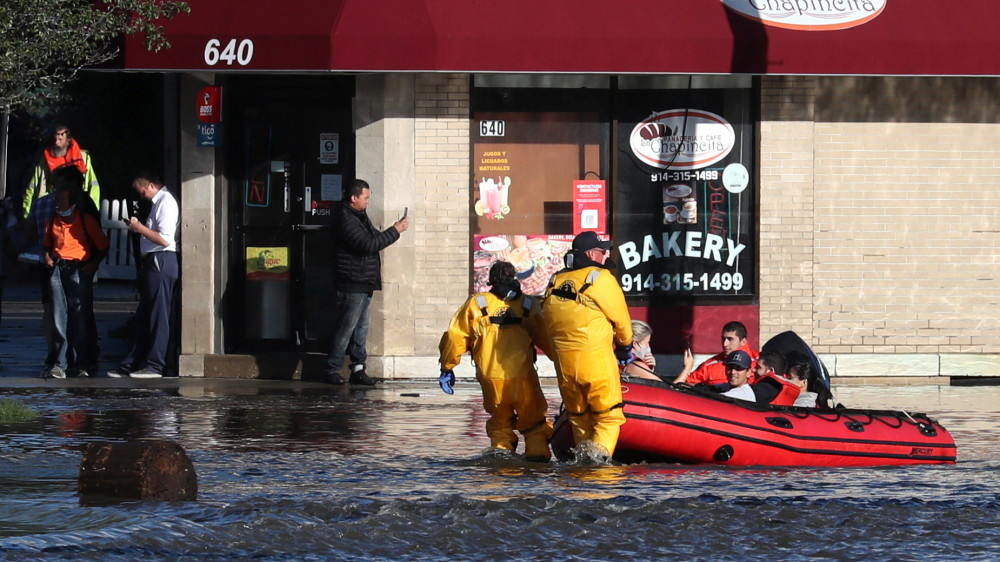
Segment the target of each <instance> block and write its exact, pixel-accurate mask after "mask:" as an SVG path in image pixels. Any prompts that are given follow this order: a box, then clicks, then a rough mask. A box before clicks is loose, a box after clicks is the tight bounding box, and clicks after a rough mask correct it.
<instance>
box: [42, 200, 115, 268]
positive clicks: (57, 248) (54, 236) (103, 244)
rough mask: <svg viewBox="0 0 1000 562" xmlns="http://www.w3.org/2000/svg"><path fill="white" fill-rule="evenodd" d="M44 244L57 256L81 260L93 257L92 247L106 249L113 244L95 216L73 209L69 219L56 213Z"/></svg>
mask: <svg viewBox="0 0 1000 562" xmlns="http://www.w3.org/2000/svg"><path fill="white" fill-rule="evenodd" d="M81 219H82V220H81ZM67 221H70V222H67ZM84 225H86V228H87V230H86V232H84V230H83V229H84ZM88 238H89V241H88ZM44 244H45V249H46V250H48V251H50V252H51V253H52V254H53V255H54V256H55V257H57V258H60V259H64V260H79V261H88V260H89V259H90V258H91V257H92V256H91V248H96V249H97V250H98V251H104V250H107V249H108V246H110V245H111V243H110V242H109V241H108V237H107V236H106V235H105V234H104V230H103V229H102V228H101V225H100V223H99V222H98V221H97V220H96V219H95V218H94V217H92V216H90V215H87V214H84V213H80V212H77V211H73V215H72V216H71V217H69V218H67V219H64V218H63V217H61V216H59V215H54V216H53V217H52V220H51V222H49V227H48V228H47V229H45V241H44Z"/></svg>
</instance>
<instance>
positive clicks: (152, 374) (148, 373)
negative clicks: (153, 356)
mask: <svg viewBox="0 0 1000 562" xmlns="http://www.w3.org/2000/svg"><path fill="white" fill-rule="evenodd" d="M128 376H130V377H132V378H133V379H158V378H161V377H163V375H161V374H160V373H157V372H156V371H153V370H152V369H139V370H138V371H132V372H131V373H129V374H128Z"/></svg>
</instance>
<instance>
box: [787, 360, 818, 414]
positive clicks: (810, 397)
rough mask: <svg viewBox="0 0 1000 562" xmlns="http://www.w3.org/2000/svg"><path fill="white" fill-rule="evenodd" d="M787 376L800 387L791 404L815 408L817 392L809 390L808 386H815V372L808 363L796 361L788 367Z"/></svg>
mask: <svg viewBox="0 0 1000 562" xmlns="http://www.w3.org/2000/svg"><path fill="white" fill-rule="evenodd" d="M788 378H789V379H791V381H792V382H794V383H795V384H797V385H798V386H799V388H800V389H802V392H800V393H799V397H798V398H796V399H795V404H793V406H801V407H804V408H815V407H816V400H817V399H818V398H819V394H817V393H816V392H810V387H813V388H815V386H816V373H814V372H813V369H812V367H811V366H810V365H809V363H796V364H794V365H792V366H791V367H789V368H788Z"/></svg>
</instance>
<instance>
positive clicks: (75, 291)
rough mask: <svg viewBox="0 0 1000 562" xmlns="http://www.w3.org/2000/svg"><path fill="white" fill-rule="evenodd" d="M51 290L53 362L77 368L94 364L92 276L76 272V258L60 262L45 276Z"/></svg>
mask: <svg viewBox="0 0 1000 562" xmlns="http://www.w3.org/2000/svg"><path fill="white" fill-rule="evenodd" d="M49 283H50V287H51V290H52V321H53V326H54V328H55V329H54V332H53V342H52V343H53V344H54V348H55V349H54V351H55V356H54V357H52V360H53V361H52V364H53V366H58V367H61V368H63V369H69V370H71V371H77V370H80V369H84V370H93V369H94V368H95V367H96V366H97V357H95V356H94V349H96V347H97V334H96V333H95V332H94V329H93V327H94V325H95V321H94V278H93V277H90V276H88V275H84V274H83V273H81V272H80V264H79V262H60V263H58V264H57V265H56V266H55V267H54V268H53V269H52V276H51V277H50V278H49Z"/></svg>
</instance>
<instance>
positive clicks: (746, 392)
mask: <svg viewBox="0 0 1000 562" xmlns="http://www.w3.org/2000/svg"><path fill="white" fill-rule="evenodd" d="M784 361H785V358H784V357H783V356H782V355H781V354H780V353H778V352H768V353H766V354H761V356H760V357H759V358H758V359H757V364H758V367H757V368H756V369H755V368H753V361H752V360H751V359H750V355H749V354H748V353H747V352H745V351H743V350H739V349H738V350H736V351H734V352H732V353H730V354H729V355H728V356H727V357H726V360H725V362H724V365H725V366H726V378H727V379H728V382H726V383H724V384H720V385H713V388H715V389H716V390H718V391H720V393H721V394H722V395H723V396H728V397H730V398H735V399H737V400H746V401H747V402H757V403H760V404H775V405H791V404H792V402H794V401H795V397H796V396H798V387H796V386H794V385H792V384H791V383H790V382H789V383H788V384H787V385H785V384H782V383H781V382H780V381H777V380H775V379H776V375H774V366H777V367H778V368H779V369H780V370H781V371H784V368H785V363H784ZM761 363H764V365H765V366H764V367H763V368H761V367H759V365H760V364H761ZM761 370H763V371H764V375H763V376H762V377H761V380H759V381H758V382H755V383H751V382H750V379H751V377H752V376H753V375H754V371H761ZM786 387H788V388H789V389H790V390H785V388H786ZM791 389H794V390H791ZM792 394H794V395H792ZM789 396H790V398H789Z"/></svg>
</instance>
